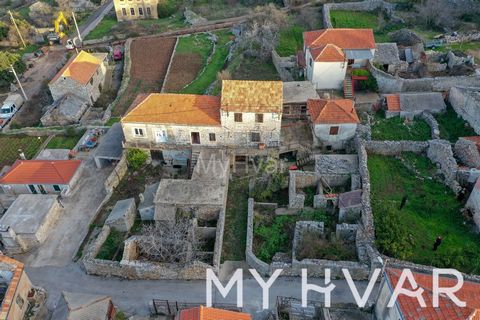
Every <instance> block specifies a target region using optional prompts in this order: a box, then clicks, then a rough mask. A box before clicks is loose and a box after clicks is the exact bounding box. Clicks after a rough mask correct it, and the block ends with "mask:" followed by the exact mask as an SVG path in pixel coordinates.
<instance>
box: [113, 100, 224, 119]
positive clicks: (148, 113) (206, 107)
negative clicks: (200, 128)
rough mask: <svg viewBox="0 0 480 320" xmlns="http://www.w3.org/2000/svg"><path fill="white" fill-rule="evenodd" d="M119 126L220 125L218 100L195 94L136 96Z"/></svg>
mask: <svg viewBox="0 0 480 320" xmlns="http://www.w3.org/2000/svg"><path fill="white" fill-rule="evenodd" d="M132 105H134V107H131V108H130V111H129V112H128V113H127V114H126V115H125V117H123V118H122V122H123V123H164V124H180V125H205V126H219V125H220V98H219V97H215V96H202V95H195V94H173V93H165V94H163V93H151V94H149V95H140V96H139V97H137V99H135V101H134V102H133V104H132Z"/></svg>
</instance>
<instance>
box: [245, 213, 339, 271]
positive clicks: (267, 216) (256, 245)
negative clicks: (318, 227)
mask: <svg viewBox="0 0 480 320" xmlns="http://www.w3.org/2000/svg"><path fill="white" fill-rule="evenodd" d="M297 221H323V222H324V223H325V225H326V226H330V225H332V218H331V217H330V216H329V215H328V214H327V213H325V211H323V210H318V209H316V210H307V209H304V210H303V211H301V212H299V214H298V215H290V216H289V215H282V216H277V215H275V212H274V210H268V209H263V210H261V211H260V212H259V211H257V210H256V212H255V217H254V219H253V238H254V239H253V252H254V253H255V255H256V256H257V257H258V258H259V259H260V260H262V261H265V262H267V263H270V262H271V261H272V258H273V256H274V255H275V254H276V253H277V252H283V253H291V251H292V242H293V236H294V232H295V223H296V222H297Z"/></svg>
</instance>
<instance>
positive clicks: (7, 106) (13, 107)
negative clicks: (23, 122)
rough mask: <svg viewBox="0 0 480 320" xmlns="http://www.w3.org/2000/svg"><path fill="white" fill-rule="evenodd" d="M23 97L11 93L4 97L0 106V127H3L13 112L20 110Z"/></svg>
mask: <svg viewBox="0 0 480 320" xmlns="http://www.w3.org/2000/svg"><path fill="white" fill-rule="evenodd" d="M23 102H24V100H23V98H22V96H21V95H19V94H12V95H9V96H8V97H7V99H5V101H4V102H3V105H2V108H0V120H1V122H2V123H1V124H0V127H2V128H3V127H4V126H5V125H6V124H7V123H8V121H10V119H12V117H13V116H14V115H15V113H17V112H18V110H20V108H21V107H22V105H23Z"/></svg>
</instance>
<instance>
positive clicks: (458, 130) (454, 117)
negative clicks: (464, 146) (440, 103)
mask: <svg viewBox="0 0 480 320" xmlns="http://www.w3.org/2000/svg"><path fill="white" fill-rule="evenodd" d="M435 119H437V122H438V126H439V129H440V137H441V138H442V139H445V140H448V141H450V142H457V140H458V138H460V137H470V136H476V135H477V134H476V133H475V131H474V130H473V129H472V127H470V126H469V125H468V123H467V122H466V121H464V120H463V119H462V118H461V117H459V116H458V114H457V113H456V112H455V110H454V109H453V108H452V106H451V105H450V104H448V105H447V111H446V112H445V113H442V114H438V115H436V116H435Z"/></svg>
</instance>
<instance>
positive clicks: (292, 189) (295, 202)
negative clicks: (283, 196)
mask: <svg viewBox="0 0 480 320" xmlns="http://www.w3.org/2000/svg"><path fill="white" fill-rule="evenodd" d="M288 181H289V183H288V207H289V208H297V209H301V208H303V206H304V204H305V195H304V194H299V193H297V189H302V188H305V187H311V186H316V185H318V183H319V182H320V175H319V174H317V173H315V172H304V171H294V170H291V171H290V172H289V179H288Z"/></svg>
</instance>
